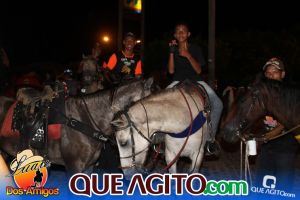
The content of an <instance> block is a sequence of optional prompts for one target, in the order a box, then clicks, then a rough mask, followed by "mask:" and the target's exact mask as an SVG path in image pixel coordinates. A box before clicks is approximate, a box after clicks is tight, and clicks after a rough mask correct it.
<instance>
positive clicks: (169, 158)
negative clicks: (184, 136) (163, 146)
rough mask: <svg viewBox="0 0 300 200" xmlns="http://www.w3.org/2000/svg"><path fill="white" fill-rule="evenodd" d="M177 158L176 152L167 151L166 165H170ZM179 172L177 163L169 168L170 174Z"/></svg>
mask: <svg viewBox="0 0 300 200" xmlns="http://www.w3.org/2000/svg"><path fill="white" fill-rule="evenodd" d="M175 157H176V154H175V153H174V152H170V151H166V163H167V165H169V163H171V162H172V161H173V159H174V158H175ZM176 172H177V161H176V162H175V163H174V164H173V165H172V166H171V167H170V168H169V173H171V174H173V173H176Z"/></svg>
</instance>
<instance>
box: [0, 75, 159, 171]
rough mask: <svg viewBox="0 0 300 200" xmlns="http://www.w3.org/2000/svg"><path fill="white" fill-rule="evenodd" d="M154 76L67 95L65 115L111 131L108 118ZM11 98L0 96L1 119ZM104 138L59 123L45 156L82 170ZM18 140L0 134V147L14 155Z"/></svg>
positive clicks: (145, 91)
mask: <svg viewBox="0 0 300 200" xmlns="http://www.w3.org/2000/svg"><path fill="white" fill-rule="evenodd" d="M152 84H153V79H152V78H149V79H148V80H133V81H131V82H128V83H126V84H124V85H120V86H118V87H116V88H115V89H114V90H103V91H99V92H97V93H94V94H90V95H85V96H82V97H70V98H68V99H67V100H66V102H65V109H66V116H71V117H73V118H75V119H77V120H78V121H82V122H84V123H86V124H88V125H89V126H91V127H92V128H94V129H96V130H99V129H101V130H100V131H101V132H103V133H105V134H106V135H107V136H110V135H111V134H112V128H111V125H110V122H111V121H112V119H113V117H114V114H115V113H116V112H118V111H120V110H122V109H124V107H125V106H127V105H129V104H130V103H132V102H134V101H137V100H139V99H141V98H143V97H146V96H148V95H149V94H150V93H151V87H152ZM13 102H14V100H13V99H8V98H3V97H1V98H0V106H1V109H0V110H1V112H0V119H1V121H0V123H1V124H2V122H3V119H4V116H5V114H6V112H7V110H8V108H9V105H11V104H12V103H13ZM103 144H104V143H103V142H100V141H98V140H95V139H94V138H91V137H89V136H87V135H85V134H83V133H81V132H78V131H76V130H74V129H72V128H70V127H68V126H66V125H62V127H61V138H60V139H59V140H48V158H47V159H49V160H50V161H51V162H53V163H55V164H59V165H63V166H65V167H66V170H67V171H68V172H70V173H75V172H83V171H85V170H87V169H89V168H90V167H92V166H93V165H94V164H95V163H96V161H97V159H98V158H99V155H100V153H101V148H102V146H103ZM18 145H19V140H17V139H16V138H8V137H1V138H0V147H1V149H2V150H4V151H5V152H7V153H9V154H10V155H13V156H16V154H17V152H18V150H19V149H18ZM104 162H108V161H104Z"/></svg>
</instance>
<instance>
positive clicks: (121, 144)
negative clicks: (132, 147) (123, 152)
mask: <svg viewBox="0 0 300 200" xmlns="http://www.w3.org/2000/svg"><path fill="white" fill-rule="evenodd" d="M127 143H128V142H127V140H126V141H122V142H119V144H120V146H121V147H125V146H126V145H127Z"/></svg>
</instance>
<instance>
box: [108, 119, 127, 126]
mask: <svg viewBox="0 0 300 200" xmlns="http://www.w3.org/2000/svg"><path fill="white" fill-rule="evenodd" d="M110 124H111V125H113V126H114V127H122V126H124V120H123V119H122V118H118V119H115V120H113V121H111V122H110Z"/></svg>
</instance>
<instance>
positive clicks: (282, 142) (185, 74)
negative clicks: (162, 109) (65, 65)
mask: <svg viewBox="0 0 300 200" xmlns="http://www.w3.org/2000/svg"><path fill="white" fill-rule="evenodd" d="M190 35H191V33H190V30H189V26H188V25H187V24H186V23H184V22H180V23H177V24H176V25H175V29H174V35H173V36H174V39H173V40H171V41H170V43H169V57H168V58H166V59H168V65H167V71H168V73H169V75H170V76H171V77H172V82H171V84H170V85H169V86H168V88H172V87H174V86H175V85H176V84H178V83H179V82H182V81H184V80H185V79H189V80H191V81H193V82H196V83H198V84H200V85H201V86H202V87H203V88H204V89H205V90H206V93H207V95H208V102H207V103H208V104H209V107H210V121H209V122H210V123H209V124H210V137H209V138H208V143H207V145H206V147H207V149H206V150H207V152H208V153H209V155H217V154H218V151H219V150H220V149H219V147H218V145H217V144H216V143H215V136H216V134H217V131H218V128H219V121H220V117H221V114H222V109H223V104H222V101H221V99H220V98H219V97H218V95H217V94H216V92H215V91H214V90H213V89H212V88H211V87H210V86H209V85H208V84H207V83H206V82H205V81H204V79H203V72H205V71H207V69H206V62H205V58H204V56H203V53H202V50H201V48H200V47H199V46H197V45H196V44H192V43H190V42H189V41H188V40H189V37H190ZM135 45H136V37H135V35H134V34H133V33H131V32H129V33H126V34H125V35H124V38H123V48H122V50H119V51H116V52H114V53H113V54H112V55H111V56H110V58H109V59H108V60H107V61H105V60H104V59H103V58H102V57H101V56H102V49H101V46H100V44H99V43H96V45H95V46H94V47H93V49H92V51H91V56H92V57H93V58H94V59H95V60H96V63H97V70H98V71H106V72H107V71H108V72H110V75H109V78H108V79H110V80H111V81H112V82H120V81H124V80H129V79H132V78H139V77H141V76H143V66H142V62H141V58H140V57H139V55H137V54H135V53H134V48H135ZM0 59H1V62H0V64H1V66H0V68H1V74H0V76H1V77H0V81H1V84H0V87H1V88H0V89H1V93H2V94H6V95H8V96H10V95H11V96H13V95H14V93H9V92H8V93H4V92H5V88H6V87H7V86H8V85H7V84H8V83H9V80H7V77H9V68H10V63H9V59H8V56H7V54H6V52H5V50H4V49H3V48H0ZM81 73H82V69H80V68H79V69H78V70H77V74H81ZM263 73H264V75H265V77H266V78H268V79H273V80H277V81H283V80H284V77H285V73H286V67H285V66H284V64H283V62H282V61H281V60H280V59H278V58H272V59H270V60H269V61H267V62H266V64H265V65H264V66H263ZM74 76H75V72H74V71H72V70H71V69H66V70H65V71H64V72H63V74H61V75H59V76H58V78H59V79H60V80H62V81H65V82H66V83H67V85H68V86H69V93H70V95H78V91H79V92H80V89H81V87H82V86H81V85H80V83H77V82H76V81H75V80H76V79H75V78H74ZM55 78H57V77H55ZM55 78H54V79H55ZM98 78H99V77H98ZM102 78H103V77H102ZM52 80H53V77H52V76H50V75H49V74H48V76H46V78H45V79H44V80H43V81H42V80H41V79H40V78H39V76H38V75H37V74H36V73H35V72H30V73H27V74H25V75H23V76H21V77H19V78H18V79H17V80H16V81H15V84H16V86H17V88H19V87H23V86H31V87H35V88H37V89H41V88H42V86H43V84H45V83H47V81H52ZM78 80H80V79H78ZM6 92H7V91H6ZM268 117H269V118H270V117H271V118H272V116H268ZM272 120H273V122H274V123H272V124H273V125H274V124H275V125H274V126H272V127H270V126H269V124H266V126H269V127H268V129H266V130H267V131H269V130H273V131H274V129H278V131H282V130H284V125H282V124H281V123H280V122H278V121H276V119H273V118H272ZM298 148H299V144H298V143H297V141H296V139H295V138H294V136H293V135H292V134H288V135H285V136H283V137H280V138H278V139H276V140H273V141H270V142H268V143H266V144H263V145H262V149H261V153H260V155H259V156H258V160H257V168H258V170H257V171H258V174H257V177H258V179H259V182H262V181H261V178H262V177H263V176H264V175H265V174H268V175H274V176H278V178H280V179H282V180H285V181H287V180H292V179H293V175H294V171H295V170H294V169H295V167H294V166H295V161H296V154H297V150H298ZM273 158H277V159H273Z"/></svg>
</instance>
